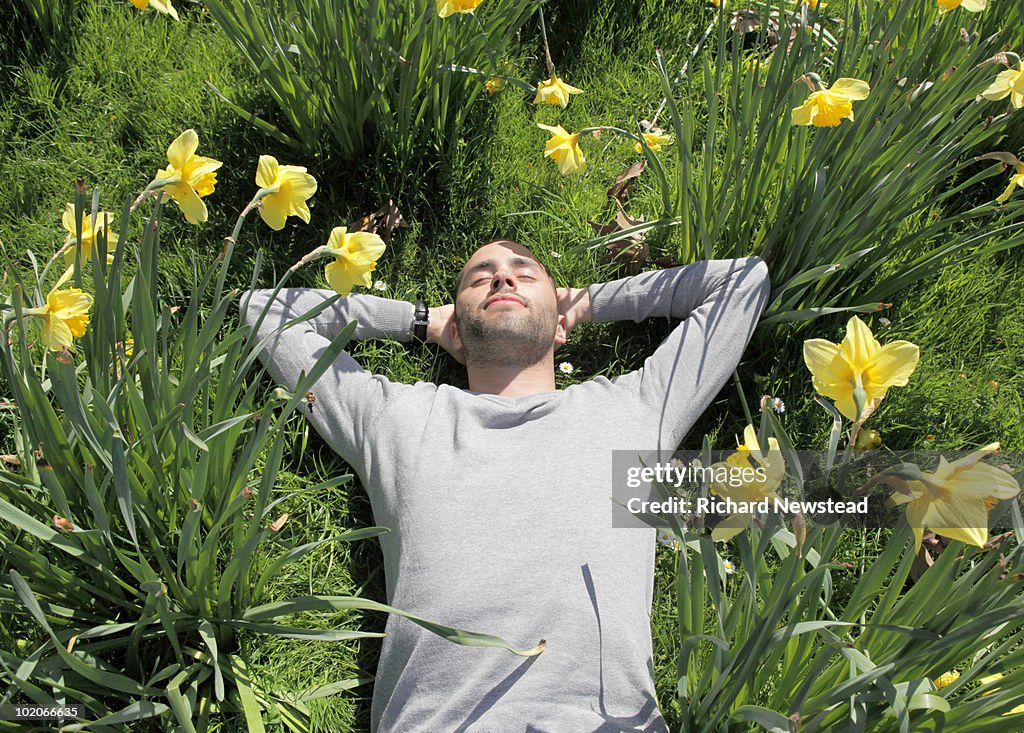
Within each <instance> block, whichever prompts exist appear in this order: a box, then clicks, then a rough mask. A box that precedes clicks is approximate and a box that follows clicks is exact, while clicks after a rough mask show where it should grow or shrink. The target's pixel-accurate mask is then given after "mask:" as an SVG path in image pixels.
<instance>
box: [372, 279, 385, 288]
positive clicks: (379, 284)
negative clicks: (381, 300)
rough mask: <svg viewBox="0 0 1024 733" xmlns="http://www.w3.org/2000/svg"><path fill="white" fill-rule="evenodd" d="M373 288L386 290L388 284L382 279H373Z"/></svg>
mask: <svg viewBox="0 0 1024 733" xmlns="http://www.w3.org/2000/svg"><path fill="white" fill-rule="evenodd" d="M373 289H374V290H387V289H388V284H387V283H386V282H384V281H383V280H377V281H375V282H374V283H373Z"/></svg>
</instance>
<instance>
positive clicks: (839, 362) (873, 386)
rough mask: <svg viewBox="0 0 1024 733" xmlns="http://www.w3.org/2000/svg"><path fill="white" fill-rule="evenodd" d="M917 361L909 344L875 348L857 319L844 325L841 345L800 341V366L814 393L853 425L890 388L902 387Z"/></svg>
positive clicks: (872, 336) (899, 343)
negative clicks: (860, 403)
mask: <svg viewBox="0 0 1024 733" xmlns="http://www.w3.org/2000/svg"><path fill="white" fill-rule="evenodd" d="M919 359H920V351H919V349H918V348H917V346H915V345H914V344H912V343H910V342H909V341H893V342H892V343H889V344H886V345H885V346H882V345H881V344H879V343H878V341H877V340H875V337H874V335H873V334H872V333H871V329H869V328H868V327H867V325H866V324H865V323H864V321H862V320H861V319H860V318H858V317H857V316H853V317H852V318H851V319H850V320H849V321H847V323H846V338H844V339H843V343H842V344H834V343H832V342H831V341H826V340H825V339H810V340H808V341H804V363H805V364H807V368H808V369H810V370H811V376H812V378H813V382H814V389H815V390H816V391H817V392H818V394H820V395H822V396H823V397H828V398H829V399H831V400H835V403H836V409H838V410H839V412H841V413H842V414H843V415H845V416H846V417H847V418H848V419H850V420H852V421H854V422H856V421H857V420H858V419H867V417H868V416H869V415H870V414H871V412H873V411H874V409H875V407H877V406H878V403H879V402H881V401H882V399H883V398H884V397H885V393H886V392H887V391H888V389H889V388H890V387H902V386H904V385H905V384H906V383H907V380H908V379H909V378H910V375H911V374H912V373H913V371H914V369H916V368H917V362H918V360H919ZM858 390H862V394H861V399H862V400H863V405H864V413H862V414H861V415H858V414H857V400H856V396H855V395H856V393H857V391H858Z"/></svg>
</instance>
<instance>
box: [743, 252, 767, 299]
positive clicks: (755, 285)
mask: <svg viewBox="0 0 1024 733" xmlns="http://www.w3.org/2000/svg"><path fill="white" fill-rule="evenodd" d="M742 263H743V265H742V267H741V269H740V272H739V279H740V280H741V284H742V285H743V286H745V287H748V288H750V289H751V290H757V291H764V292H768V291H770V290H771V288H772V281H771V277H770V276H769V274H768V263H767V262H765V261H764V260H763V259H761V258H760V257H758V256H757V255H750V256H749V257H745V258H743V260H742Z"/></svg>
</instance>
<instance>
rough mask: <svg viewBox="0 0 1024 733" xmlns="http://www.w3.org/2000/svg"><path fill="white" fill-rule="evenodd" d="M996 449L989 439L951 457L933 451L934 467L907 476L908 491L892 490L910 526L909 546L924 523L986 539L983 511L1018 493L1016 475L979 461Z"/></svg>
mask: <svg viewBox="0 0 1024 733" xmlns="http://www.w3.org/2000/svg"><path fill="white" fill-rule="evenodd" d="M998 450H999V443H991V444H989V445H986V446H985V447H984V448H982V449H981V450H978V451H975V452H974V453H971V454H970V455H969V456H966V457H964V458H961V459H959V460H957V461H953V462H952V463H948V462H947V461H946V458H945V456H939V467H938V468H937V469H935V472H934V473H925V474H923V475H922V479H921V480H920V481H918V480H914V479H909V480H908V481H907V482H906V483H907V488H908V490H909V494H907V493H904V492H902V491H897V492H896V493H894V494H893V495H892V496H891V497H890V501H891V502H892V503H893V504H896V505H899V504H906V506H907V522H908V523H909V524H910V527H911V529H913V530H914V538H915V539H916V541H917V544H916V546H915V551H916V550H918V549H920V548H921V538H922V535H923V534H924V529H925V528H926V527H927V528H928V529H930V530H932V531H933V532H935V533H936V534H941V535H943V536H945V537H949V538H950V539H954V540H960V541H961V542H966V543H967V544H969V545H975V546H976V547H983V546H984V545H985V542H986V541H987V540H988V513H989V511H990V510H991V509H992V508H993V507H994V506H995V505H996V504H997V503H998V502H999V501H1000V500H1002V499H1012V498H1013V497H1015V496H1016V495H1017V494H1019V493H1020V487H1019V486H1018V485H1017V481H1016V480H1015V479H1014V478H1013V476H1011V475H1010V474H1008V473H1007V472H1006V471H1003V470H1002V469H999V468H996V467H995V466H990V465H989V464H987V463H981V459H982V458H983V457H985V456H986V455H988V454H989V453H995V452H996V451H998Z"/></svg>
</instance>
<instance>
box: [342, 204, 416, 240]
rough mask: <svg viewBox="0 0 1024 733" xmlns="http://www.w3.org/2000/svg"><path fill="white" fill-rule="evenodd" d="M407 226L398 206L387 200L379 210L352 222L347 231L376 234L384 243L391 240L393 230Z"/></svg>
mask: <svg viewBox="0 0 1024 733" xmlns="http://www.w3.org/2000/svg"><path fill="white" fill-rule="evenodd" d="M408 226H409V224H408V222H406V220H405V218H404V217H403V216H402V214H401V212H400V211H399V210H398V206H396V205H395V202H394V200H392V199H388V202H387V203H386V204H384V205H383V206H381V207H380V208H379V209H377V210H376V211H374V212H373V213H372V214H367V215H366V216H364V217H362V218H360V219H358V220H357V221H354V222H352V223H351V224H350V225H349V227H348V231H350V232H370V233H371V234H377V235H379V236H380V238H381V239H383V240H384V241H385V242H388V241H390V240H391V235H392V234H393V233H394V231H395V229H399V228H408Z"/></svg>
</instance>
